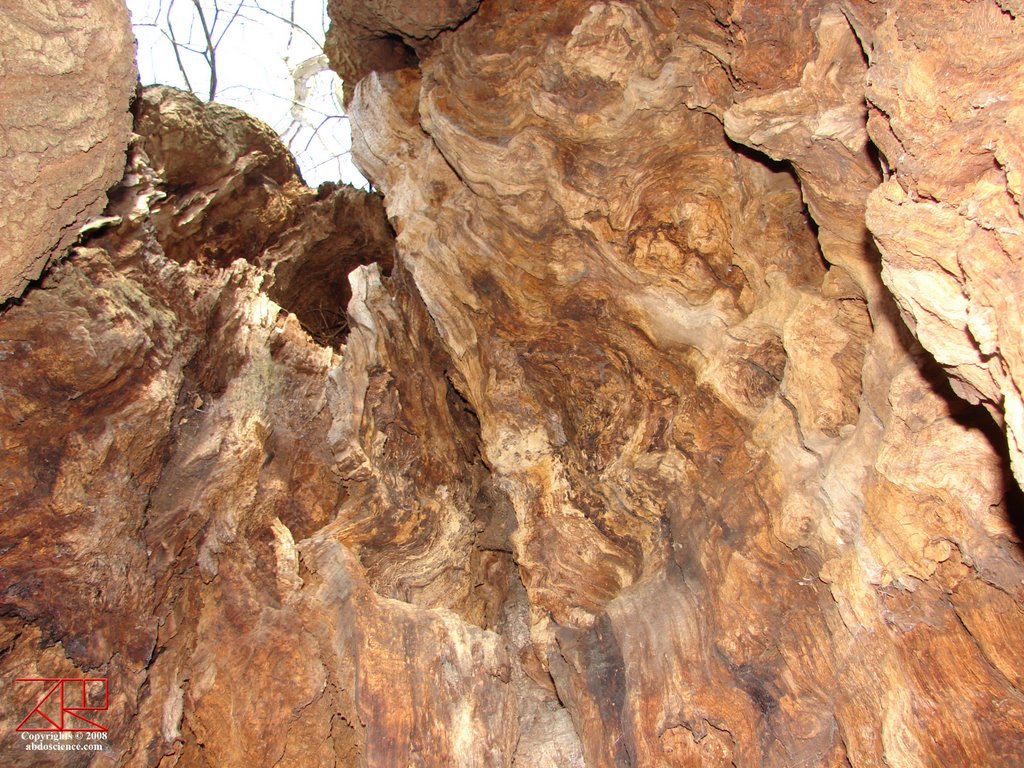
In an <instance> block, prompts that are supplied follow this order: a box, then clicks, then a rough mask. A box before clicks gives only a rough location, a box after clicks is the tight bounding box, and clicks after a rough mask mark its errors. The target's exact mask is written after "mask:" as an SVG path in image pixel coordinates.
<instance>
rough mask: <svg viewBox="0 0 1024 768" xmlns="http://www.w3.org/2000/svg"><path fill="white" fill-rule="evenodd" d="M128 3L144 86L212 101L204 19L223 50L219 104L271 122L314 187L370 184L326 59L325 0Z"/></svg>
mask: <svg viewBox="0 0 1024 768" xmlns="http://www.w3.org/2000/svg"><path fill="white" fill-rule="evenodd" d="M197 3H198V6H199V7H200V8H201V9H202V17H200V14H199V12H198V11H197ZM128 8H129V10H130V11H131V13H132V24H133V26H134V29H135V36H136V38H137V39H138V44H139V48H138V62H139V74H140V77H141V79H142V84H143V85H151V84H154V83H162V84H164V85H173V86H175V87H178V88H188V87H189V86H191V89H192V90H193V92H194V93H195V94H196V95H197V96H198V97H199V98H201V99H203V100H204V101H205V100H207V99H208V97H209V92H210V66H209V64H208V63H207V59H206V58H204V52H205V53H206V55H207V56H208V45H207V35H206V32H205V31H204V25H203V21H204V20H205V22H206V24H205V27H206V29H207V30H209V33H210V34H209V39H210V40H211V41H212V42H213V43H214V47H215V54H214V59H215V62H216V67H215V69H216V74H217V83H216V93H215V100H216V101H218V102H220V103H222V104H230V105H232V106H235V107H238V108H240V109H244V110H245V111H246V112H248V113H249V114H251V115H254V116H256V117H258V118H259V119H261V120H263V121H264V122H265V123H267V124H268V125H270V126H271V127H272V128H273V129H274V130H275V131H276V132H277V134H278V135H279V136H280V137H281V138H282V140H283V141H284V142H285V144H287V145H288V147H289V149H291V151H292V154H293V155H295V159H296V161H297V162H298V164H299V168H300V169H301V171H302V177H303V178H304V179H305V180H306V183H307V184H309V185H310V186H313V187H315V186H317V185H318V184H320V183H321V182H324V181H344V182H347V183H349V184H352V185H354V186H357V187H363V188H366V187H368V184H367V182H366V179H364V178H363V177H362V176H361V175H360V173H359V171H358V170H356V168H355V166H354V165H353V164H352V162H351V159H350V157H349V148H350V147H351V134H350V131H349V123H348V118H347V117H345V116H344V108H343V107H342V101H341V81H340V80H339V79H338V76H337V75H336V74H334V72H332V71H331V70H330V69H328V68H327V61H326V58H325V57H324V56H323V43H324V34H325V31H326V29H327V27H328V25H329V24H330V20H329V19H328V17H327V9H326V0H128ZM172 37H173V38H174V40H176V41H177V43H178V46H177V48H178V57H176V56H175V46H174V45H173V44H172V42H171V38H172ZM179 58H180V64H179ZM183 71H184V73H183ZM186 76H187V78H188V82H187V83H186Z"/></svg>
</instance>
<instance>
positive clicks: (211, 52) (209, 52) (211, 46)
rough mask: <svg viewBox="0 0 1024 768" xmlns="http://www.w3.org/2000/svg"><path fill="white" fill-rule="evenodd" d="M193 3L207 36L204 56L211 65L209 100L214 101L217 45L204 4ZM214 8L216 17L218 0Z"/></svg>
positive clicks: (215, 93) (195, 1) (195, 0)
mask: <svg viewBox="0 0 1024 768" xmlns="http://www.w3.org/2000/svg"><path fill="white" fill-rule="evenodd" d="M192 5H194V6H195V7H196V12H197V13H198V14H199V23H200V24H202V25H203V36H204V37H205V38H206V54H204V56H203V58H205V59H206V63H207V65H209V67H210V97H209V98H208V99H207V101H213V100H214V98H215V97H216V96H217V46H216V44H215V43H214V42H213V32H212V31H211V29H210V26H209V25H208V24H207V23H206V14H205V13H204V12H203V6H202V4H201V3H200V2H199V0H192ZM213 8H214V18H216V15H217V14H218V13H220V9H219V8H218V7H217V3H216V1H215V2H214V4H213Z"/></svg>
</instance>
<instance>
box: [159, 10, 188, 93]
mask: <svg viewBox="0 0 1024 768" xmlns="http://www.w3.org/2000/svg"><path fill="white" fill-rule="evenodd" d="M172 10H174V0H170V2H169V3H168V4H167V15H166V16H165V21H166V23H167V29H168V32H164V36H165V37H166V38H167V39H168V40H170V41H171V48H173V49H174V60H175V61H176V62H177V64H178V71H179V72H181V76H182V77H183V78H185V87H186V88H188V89H189V90H190V91H192V92H193V93H195V89H194V88H193V87H192V82H191V81H190V80H189V79H188V72H186V71H185V64H184V63H183V62H182V60H181V50H180V49H179V47H178V38H177V35H175V34H174V26H173V25H172V24H171V11H172ZM160 31H161V32H163V30H160Z"/></svg>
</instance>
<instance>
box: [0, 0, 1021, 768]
mask: <svg viewBox="0 0 1024 768" xmlns="http://www.w3.org/2000/svg"><path fill="white" fill-rule="evenodd" d="M478 5H479V7H477V6H478ZM428 6H429V7H428ZM755 6H756V7H755ZM1020 11H1021V9H1019V8H1016V7H1015V6H1014V4H1013V3H1011V2H1009V1H1008V0H1004V1H1003V2H1001V3H996V2H991V1H989V0H978V1H977V2H973V3H959V4H957V8H956V11H955V12H952V13H950V12H946V11H944V10H942V9H940V8H938V5H937V4H930V3H916V2H910V1H909V0H908V1H907V2H888V3H881V2H879V3H875V2H857V1H856V0H846V1H845V2H833V3H826V2H819V1H818V0H808V1H806V2H797V1H796V0H773V2H763V3H757V4H752V3H742V2H735V3H732V2H728V1H722V2H701V3H696V2H694V3H687V2H677V3H674V4H673V3H667V2H657V1H656V0H652V1H650V2H648V1H646V0H645V1H644V2H630V3H625V2H582V1H577V0H561V1H560V2H540V1H539V0H538V1H537V2H529V1H527V2H524V1H523V0H485V2H483V3H480V4H477V3H473V2H450V3H442V4H417V3H412V2H403V3H356V2H344V0H336V1H335V2H333V3H332V5H331V12H332V15H333V17H334V19H335V21H336V27H335V29H334V31H333V33H332V36H333V38H334V40H333V42H332V45H333V46H334V50H333V52H332V58H334V60H335V61H340V62H342V66H349V67H351V68H352V69H351V73H353V74H358V75H364V74H365V77H363V78H362V79H361V80H360V81H359V82H358V84H355V83H351V82H350V83H349V85H350V86H353V85H354V89H351V90H350V91H349V97H350V112H351V119H352V123H353V129H354V144H355V146H354V154H355V156H356V158H357V160H358V162H359V163H360V165H361V166H362V167H363V168H364V170H365V172H366V173H367V175H368V177H369V178H371V179H372V180H373V182H374V184H375V186H376V187H377V188H379V189H380V190H381V192H382V193H383V205H381V202H380V200H379V199H378V198H377V197H375V196H366V195H362V194H358V193H355V192H354V191H351V190H342V189H339V190H330V189H322V190H321V191H320V192H319V193H314V192H312V191H310V190H306V189H305V188H304V187H302V185H301V184H300V183H299V182H298V180H297V179H296V177H295V175H294V168H293V166H292V164H291V161H290V159H289V158H287V156H286V155H285V154H284V153H283V152H282V151H281V148H280V146H279V145H277V144H276V143H275V142H274V141H273V139H272V138H268V137H267V136H266V135H265V131H264V129H262V128H260V127H259V126H256V125H254V124H252V123H251V122H249V121H247V120H246V119H245V118H243V117H241V116H240V115H238V114H237V113H234V112H231V111H218V109H208V108H204V107H202V106H201V105H199V104H198V103H196V102H194V101H193V100H190V99H188V98H186V97H184V96H181V95H180V94H175V93H173V92H171V91H167V90H152V91H149V92H147V94H146V96H145V97H144V99H143V100H142V101H141V102H140V103H139V105H138V106H137V108H136V112H137V114H136V130H137V131H138V132H139V133H140V134H141V135H142V138H141V139H140V141H139V142H138V144H137V146H136V147H135V149H134V150H133V152H132V154H131V156H130V163H129V173H128V175H127V176H126V177H125V181H124V182H123V183H122V185H121V187H120V188H119V190H118V191H117V193H116V194H115V195H114V197H113V202H112V206H111V208H110V210H109V211H108V213H110V214H111V215H113V216H119V217H120V219H119V221H117V222H114V223H112V224H111V225H110V226H109V227H108V229H107V230H105V231H104V232H103V233H101V234H100V235H98V236H97V237H96V238H94V239H93V240H91V241H90V242H88V243H86V247H83V248H80V249H78V251H77V252H76V253H75V255H74V256H73V258H72V259H71V260H70V262H69V263H68V264H67V265H65V266H64V267H62V268H61V269H60V270H55V271H54V272H53V273H52V274H51V275H50V276H49V277H48V278H47V280H46V281H45V283H44V284H43V286H42V290H36V291H33V292H31V293H29V294H28V295H27V296H26V297H25V298H24V300H23V302H22V303H21V304H20V305H19V306H17V307H14V308H12V309H9V310H8V311H7V312H6V313H5V314H4V315H3V316H2V317H0V351H2V352H5V353H6V356H4V357H3V360H2V361H0V387H2V389H0V393H2V394H3V399H2V400H0V422H2V429H0V435H2V439H3V441H4V444H3V449H4V452H3V455H2V458H0V481H2V482H3V483H4V484H5V487H7V488H10V489H13V490H11V491H10V493H9V495H8V496H7V497H6V501H5V511H4V514H5V516H6V517H7V519H8V520H10V521H12V522H11V523H10V524H9V525H8V526H6V527H5V528H4V532H3V533H2V534H0V539H2V541H0V568H2V569H3V570H2V571H0V573H2V574H3V585H4V591H3V597H2V602H0V617H2V618H0V630H2V633H3V634H2V635H0V648H2V649H4V654H3V656H2V657H0V675H2V676H3V679H4V681H6V682H10V681H11V680H12V678H14V677H16V676H25V675H28V674H37V673H38V674H40V675H55V674H64V673H67V674H72V673H76V674H77V673H80V672H84V671H89V672H90V673H97V674H99V673H102V674H104V675H106V676H109V677H110V678H111V680H112V681H113V682H112V684H111V685H112V692H113V699H112V708H111V711H110V713H109V714H108V718H109V722H110V725H111V727H112V733H111V743H112V744H113V745H114V746H115V749H114V750H112V751H110V752H108V753H106V754H104V755H101V756H98V757H96V758H95V759H94V764H95V765H104V764H126V765H157V764H159V765H161V766H171V765H189V766H192V765H210V766H227V765H281V766H288V765H294V766H299V765H303V766H305V765H365V766H380V767H382V768H383V767H390V766H405V765H419V766H512V765H514V766H516V767H517V768H524V767H531V766H536V767H537V768H540V767H541V766H544V767H548V766H555V767H556V768H570V767H572V768H577V767H578V766H587V767H588V768H605V767H606V766H608V767H610V766H637V767H638V768H640V767H646V766H657V767H658V768H661V767H662V766H715V765H721V766H730V765H735V766H779V767H780V768H781V767H782V766H800V765H814V766H818V765H828V766H837V767H838V766H857V767H859V766H885V765H889V766H919V765H920V766H924V765H978V766H982V765H991V766H1004V765H1012V764H1016V763H1018V762H1021V761H1024V736H1022V734H1024V697H1022V688H1021V686H1022V682H1024V666H1022V662H1021V661H1020V658H1019V656H1020V654H1019V648H1021V647H1024V609H1022V606H1024V557H1022V549H1021V542H1020V537H1021V529H1022V524H1021V519H1020V516H1019V515H1020V510H1021V509H1022V507H1024V505H1022V498H1021V494H1020V491H1019V489H1018V487H1017V485H1016V483H1015V482H1014V480H1013V475H1012V470H1013V468H1015V467H1016V465H1017V463H1019V462H1018V455H1019V451H1018V449H1017V447H1016V441H1017V440H1018V439H1019V434H1020V431H1019V430H1020V425H1018V424H1017V420H1019V419H1018V417H1019V414H1020V413H1021V412H1022V410H1021V400H1020V396H1019V381H1020V378H1019V375H1018V373H1019V372H1018V371H1017V367H1016V362H1015V361H1017V358H1018V357H1019V355H1020V349H1021V346H1020V343H1019V340H1018V338H1017V337H1018V335H1019V330H1020V313H1019V311H1018V310H1017V309H1016V304H1015V303H1014V302H1015V301H1016V299H1015V298H1014V289H1013V286H1014V285H1015V283H1014V282H1013V281H1014V280H1016V279H1017V277H1016V275H1017V271H1018V270H1019V269H1020V263H1021V258H1020V257H1021V253H1020V249H1019V244H1018V242H1017V240H1018V239H1019V237H1020V233H1021V231H1022V227H1021V222H1020V220H1019V218H1016V217H1019V215H1020V208H1019V189H1018V187H1019V184H1020V168H1019V154H1020V139H1019V136H1020V135H1021V132H1020V131H1019V130H1017V129H1018V128H1020V127H1021V126H1019V125H1018V123H1019V121H1020V119H1021V115H1024V111H1022V110H1021V107H1020V91H1019V88H1020V85H1019V84H1020V82H1024V80H1022V79H1021V78H1020V77H1019V75H1020V74H1021V73H1020V69H1021V65H1020V62H1019V57H1018V54H1019V51H1020V50H1022V46H1021V45H1020V43H1021V38H1022V32H1021V28H1020V24H1022V23H1024V22H1022V21H1019V20H1018V19H1017V14H1018V13H1019V12H1020ZM979 30H980V31H981V32H982V33H983V34H984V35H985V36H986V42H985V43H984V44H982V42H981V40H980V36H979ZM367 40H375V41H378V42H379V43H380V46H379V47H373V46H371V47H368V48H359V47H358V45H357V43H354V42H353V41H364V42H365V41H367ZM957 41H959V42H957ZM378 53H379V54H380V55H379V56H378V57H377V58H374V56H376V55H377V54H378ZM371 54H373V55H371ZM345 62H347V64H346V63H345ZM986 71H998V72H1001V73H1004V74H1003V75H1000V77H999V78H998V79H997V80H996V81H991V80H990V79H987V76H986V75H985V74H984V73H985V72H986ZM865 97H866V98H867V100H865ZM929 110H930V111H929ZM387 221H389V222H390V225H391V227H393V232H394V240H393V241H392V232H391V230H389V229H388V224H387ZM357 265H362V266H358V267H357ZM356 267H357V268H356ZM353 268H355V269H354V271H352V272H351V275H350V276H349V277H348V285H347V286H346V285H345V284H344V283H343V282H342V276H343V275H347V274H348V273H349V272H350V270H352V269H353ZM342 303H347V307H348V311H347V315H346V316H345V317H343V318H342V319H341V321H340V324H338V323H337V322H335V319H336V317H337V313H338V312H339V309H340V304H342ZM282 307H283V309H282ZM289 312H292V313H294V314H289ZM318 323H319V324H318ZM346 334H347V335H346ZM69 340H70V343H69ZM1007 433H1009V436H1010V444H1009V448H1008V447H1007V437H1006V434H1007ZM1011 460H1012V462H1013V467H1011ZM22 704H23V702H20V701H18V702H15V703H14V704H11V705H9V706H8V708H7V709H4V710H2V711H0V715H2V717H3V725H4V727H5V729H6V731H8V732H9V731H11V730H12V729H13V725H14V724H16V723H17V720H18V719H20V715H19V712H20V709H19V707H21V705H22ZM8 725H9V726H11V727H9V728H7V727H6V726H8ZM9 754H10V755H11V756H12V759H14V760H15V761H17V760H21V761H22V762H21V763H20V764H24V765H29V764H39V763H38V762H33V760H36V759H37V758H36V756H32V759H31V760H29V761H28V762H25V760H27V759H28V753H24V752H10V753H9ZM83 762H84V761H83ZM12 764H18V763H17V762H14V763H12ZM54 764H57V763H54Z"/></svg>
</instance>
